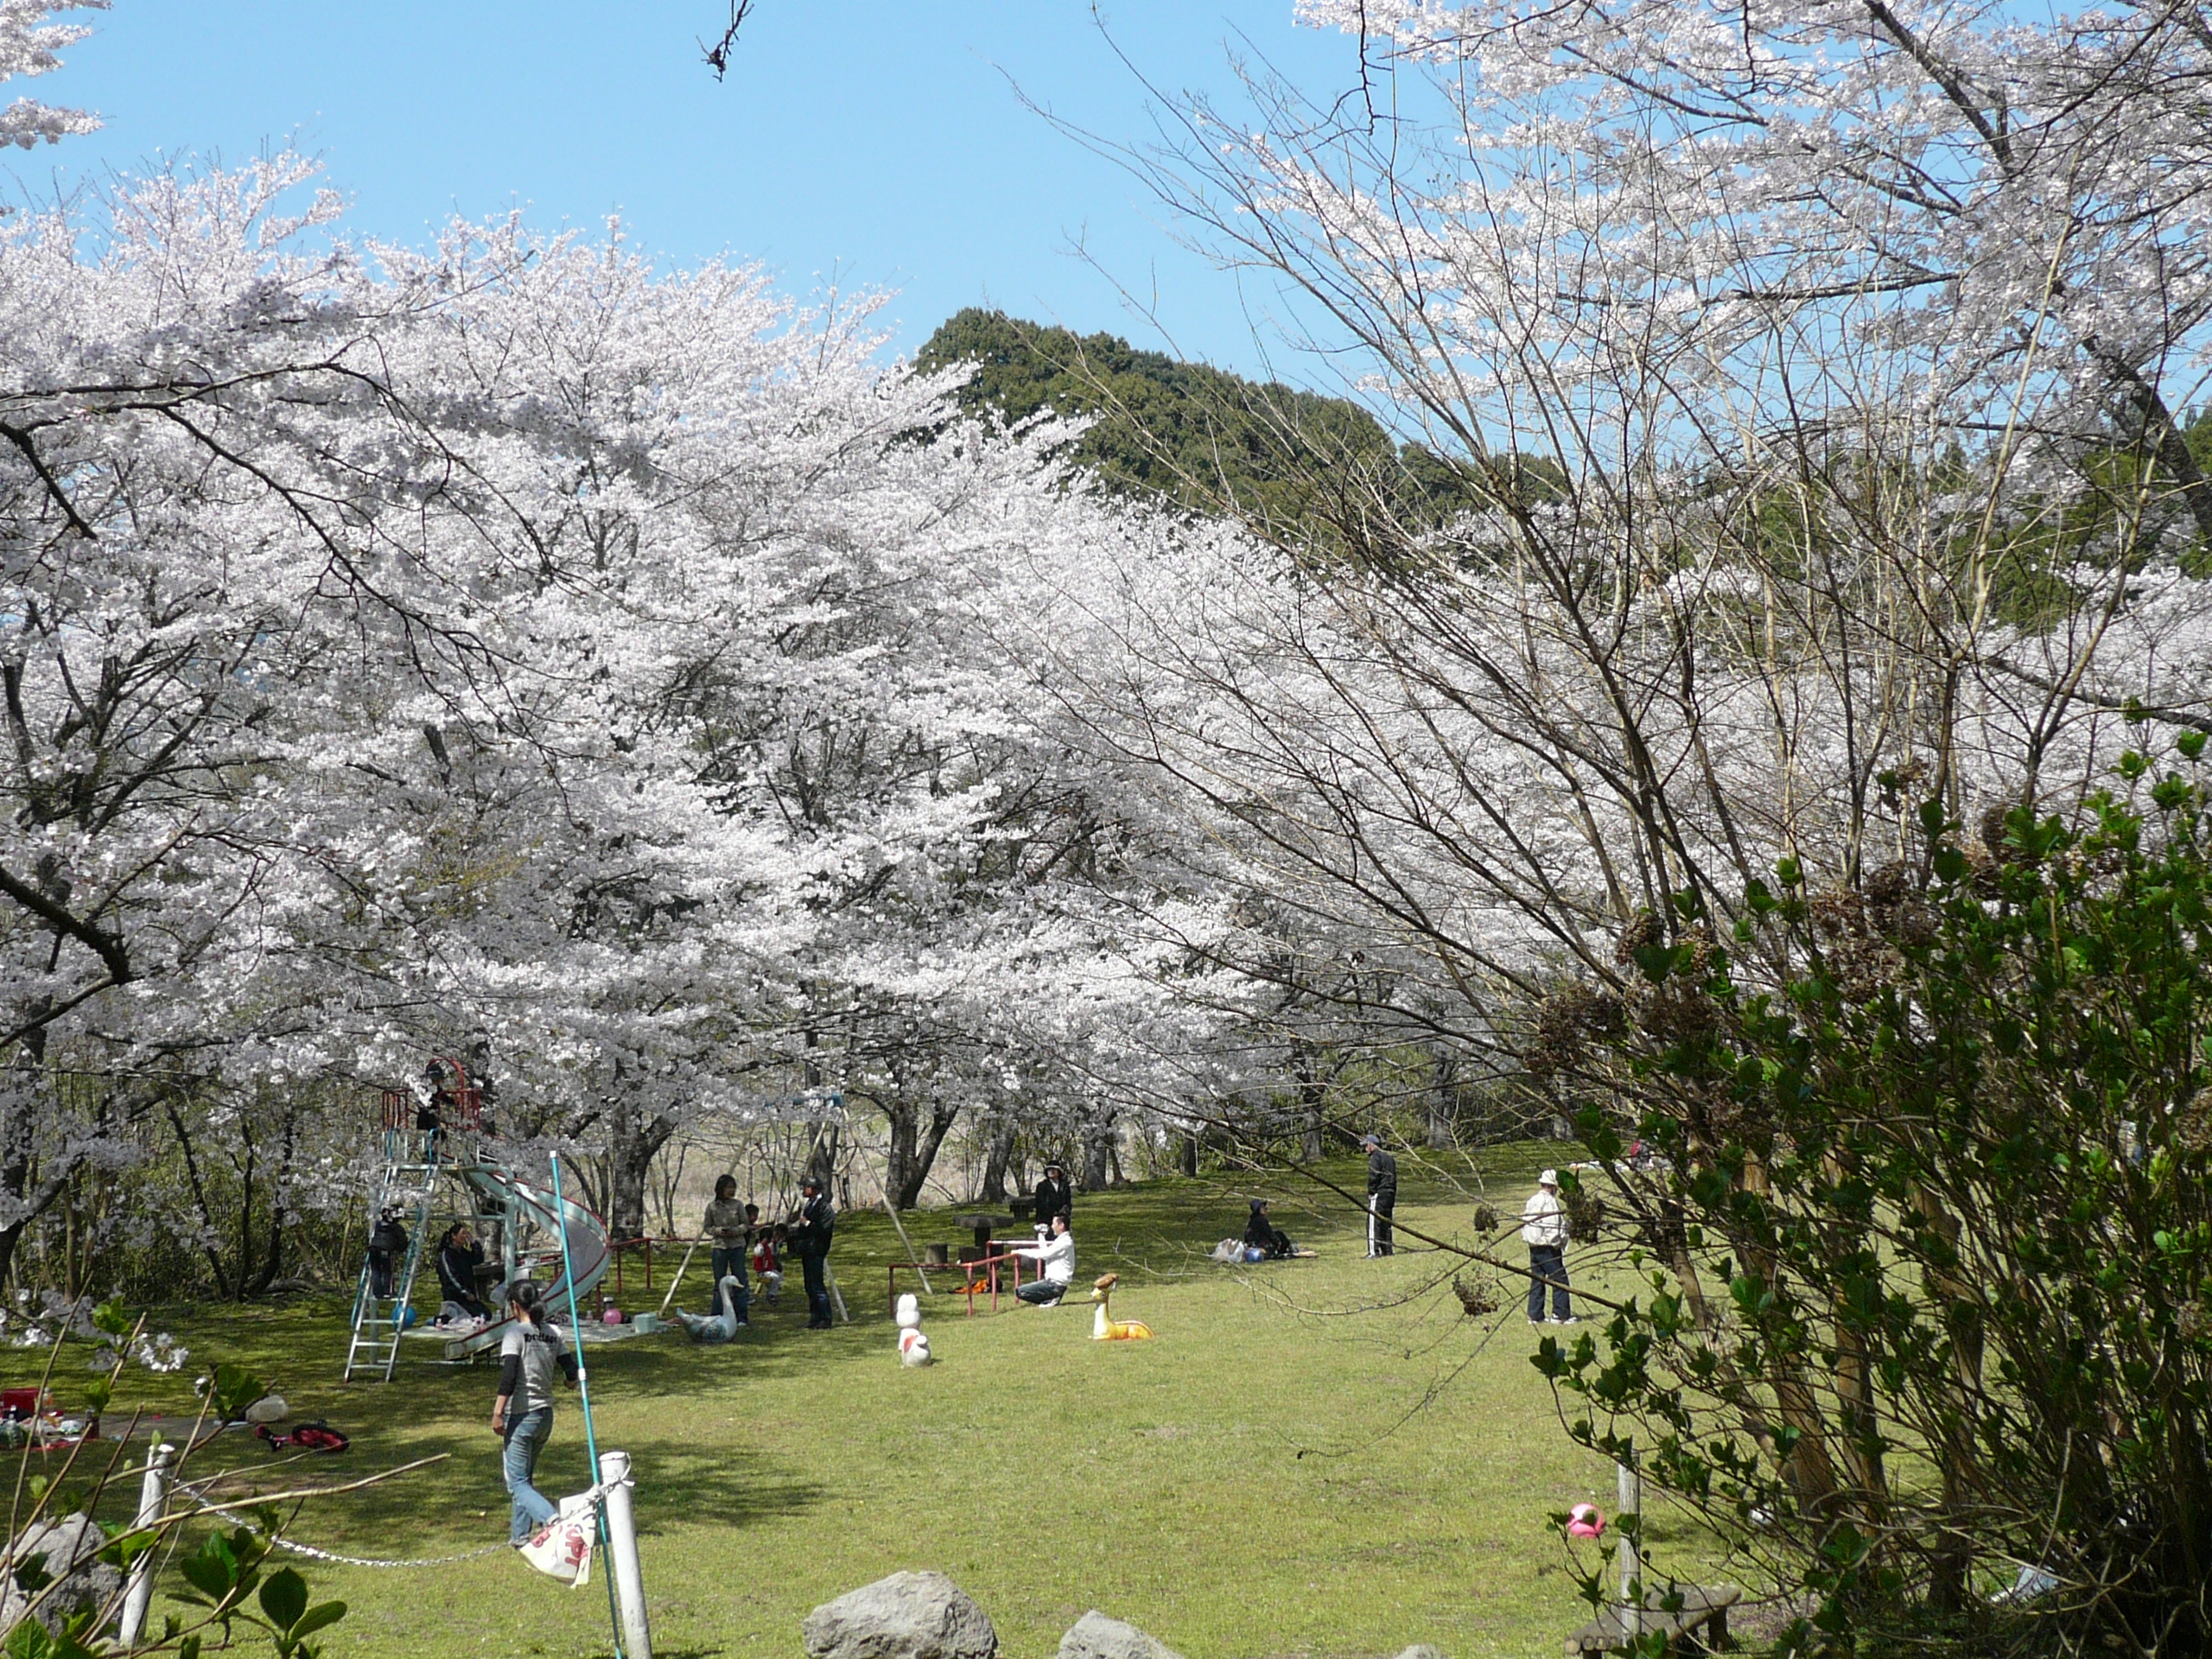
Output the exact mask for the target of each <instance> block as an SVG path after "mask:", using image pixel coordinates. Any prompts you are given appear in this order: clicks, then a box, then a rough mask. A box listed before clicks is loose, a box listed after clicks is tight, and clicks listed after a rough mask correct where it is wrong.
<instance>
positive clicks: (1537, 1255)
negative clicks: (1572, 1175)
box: [1521, 1169, 1575, 1325]
mask: <svg viewBox="0 0 2212 1659" xmlns="http://www.w3.org/2000/svg"><path fill="white" fill-rule="evenodd" d="M1521 1242H1522V1243H1523V1244H1526V1245H1527V1246H1528V1247H1529V1324H1531V1325H1541V1324H1542V1323H1543V1322H1544V1287H1545V1286H1547V1285H1548V1286H1550V1287H1551V1293H1552V1318H1551V1322H1552V1323H1553V1324H1554V1325H1573V1324H1574V1323H1575V1318H1574V1306H1573V1302H1571V1301H1570V1300H1568V1298H1567V1206H1566V1205H1563V1204H1561V1203H1560V1198H1559V1172H1558V1171H1557V1170H1555V1169H1548V1170H1546V1171H1545V1172H1544V1173H1542V1174H1541V1175H1539V1176H1537V1177H1536V1190H1535V1192H1532V1193H1530V1194H1529V1202H1528V1203H1527V1204H1526V1205H1523V1206H1522V1211H1521Z"/></svg>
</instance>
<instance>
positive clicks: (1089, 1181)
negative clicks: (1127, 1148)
mask: <svg viewBox="0 0 2212 1659" xmlns="http://www.w3.org/2000/svg"><path fill="white" fill-rule="evenodd" d="M1113 1149H1114V1119H1113V1116H1112V1115H1111V1114H1109V1115H1108V1116H1106V1118H1105V1119H1104V1120H1103V1122H1092V1123H1087V1124H1085V1125H1084V1131H1083V1175H1082V1186H1083V1190H1084V1192H1104V1191H1105V1190H1106V1179H1107V1169H1108V1165H1107V1158H1108V1154H1110V1153H1111V1152H1112V1151H1113Z"/></svg>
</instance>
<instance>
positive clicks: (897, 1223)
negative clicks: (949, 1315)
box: [883, 1192, 937, 1296]
mask: <svg viewBox="0 0 2212 1659" xmlns="http://www.w3.org/2000/svg"><path fill="white" fill-rule="evenodd" d="M883 1213H884V1214H885V1215H887V1216H888V1217H891V1224H892V1225H893V1227H895V1228H897V1229H898V1230H899V1243H901V1244H904V1245H905V1246H906V1260H907V1261H908V1262H912V1264H913V1268H914V1277H916V1278H917V1279H918V1280H920V1281H922V1290H923V1293H924V1294H925V1295H930V1296H934V1295H936V1294H937V1287H936V1286H935V1285H932V1284H931V1283H930V1275H929V1269H928V1268H925V1267H924V1266H923V1265H922V1258H921V1257H920V1256H918V1255H915V1254H914V1241H913V1240H912V1239H911V1238H909V1237H907V1236H906V1223H905V1222H903V1221H901V1220H899V1206H898V1205H895V1204H893V1203H892V1202H891V1195H890V1194H889V1193H888V1192H887V1193H885V1194H884V1195H883Z"/></svg>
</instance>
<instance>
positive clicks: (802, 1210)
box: [791, 1175, 837, 1331]
mask: <svg viewBox="0 0 2212 1659" xmlns="http://www.w3.org/2000/svg"><path fill="white" fill-rule="evenodd" d="M798 1190H799V1196H800V1198H801V1199H802V1200H803V1201H802V1202H801V1204H800V1205H799V1207H798V1218H797V1219H796V1220H795V1221H793V1222H792V1223H791V1246H792V1248H793V1249H796V1250H798V1265H799V1270H800V1272H801V1273H803V1274H805V1276H806V1328H807V1329H808V1330H810V1331H827V1330H828V1329H829V1326H830V1323H831V1321H830V1319H829V1282H828V1276H827V1269H828V1264H829V1240H830V1237H831V1236H832V1235H833V1234H834V1233H835V1231H836V1225H837V1212H836V1211H835V1210H834V1209H832V1208H831V1207H830V1205H829V1195H828V1194H827V1193H825V1192H823V1190H822V1183H821V1182H820V1181H819V1180H818V1179H816V1178H815V1177H814V1176H811V1175H810V1176H808V1177H807V1178H806V1179H804V1180H803V1181H801V1182H800V1183H799V1184H798Z"/></svg>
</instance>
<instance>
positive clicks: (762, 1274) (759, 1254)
mask: <svg viewBox="0 0 2212 1659" xmlns="http://www.w3.org/2000/svg"><path fill="white" fill-rule="evenodd" d="M784 1236H785V1235H784V1230H783V1229H782V1228H781V1227H763V1228H762V1229H761V1230H760V1236H758V1237H756V1238H755V1239H754V1240H753V1282H754V1283H756V1284H758V1285H759V1286H760V1294H761V1295H762V1297H763V1298H764V1299H765V1300H766V1301H767V1304H768V1306H771V1307H773V1306H775V1305H776V1299H777V1298H778V1297H779V1296H781V1295H782V1294H784V1262H783V1255H782V1254H781V1252H780V1251H779V1249H777V1247H778V1246H779V1244H781V1243H783V1241H784Z"/></svg>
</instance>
